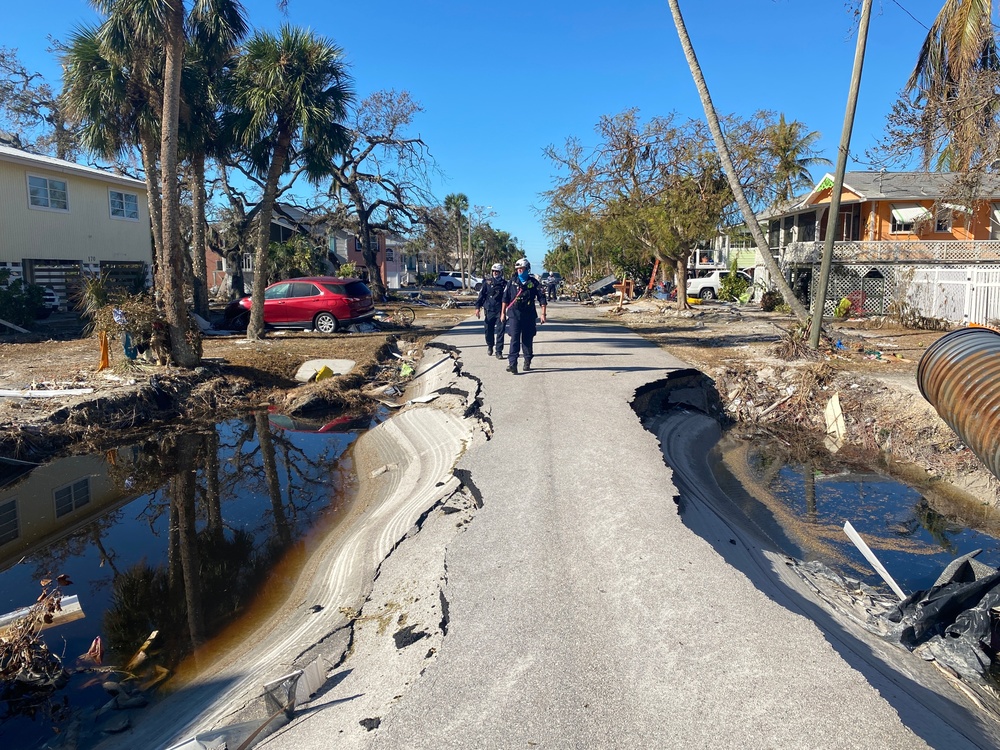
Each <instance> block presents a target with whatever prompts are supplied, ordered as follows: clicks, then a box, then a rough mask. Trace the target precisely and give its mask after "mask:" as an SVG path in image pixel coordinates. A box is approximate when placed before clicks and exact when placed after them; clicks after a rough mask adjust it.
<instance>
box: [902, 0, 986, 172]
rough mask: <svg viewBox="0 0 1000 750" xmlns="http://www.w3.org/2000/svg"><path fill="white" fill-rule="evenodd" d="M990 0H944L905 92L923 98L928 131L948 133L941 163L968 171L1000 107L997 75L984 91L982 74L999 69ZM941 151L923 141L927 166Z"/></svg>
mask: <svg viewBox="0 0 1000 750" xmlns="http://www.w3.org/2000/svg"><path fill="white" fill-rule="evenodd" d="M992 14H993V3H992V2H990V0H945V3H944V6H943V7H942V8H941V11H940V13H938V16H937V18H936V19H935V20H934V23H933V25H932V26H931V28H930V31H929V32H928V33H927V37H926V38H925V39H924V43H923V46H921V48H920V54H919V56H918V57H917V64H916V66H914V68H913V73H912V74H911V75H910V79H909V81H907V83H906V89H905V90H906V92H907V93H909V94H911V95H913V96H914V98H915V101H916V102H917V103H920V102H923V105H924V112H925V118H924V119H925V121H926V122H927V132H934V131H940V130H941V129H942V128H943V130H944V132H945V133H946V136H945V144H944V146H943V148H941V149H940V154H939V156H940V157H941V160H940V162H939V164H938V166H939V167H941V166H948V167H950V169H951V170H952V171H965V170H967V169H968V168H969V167H970V166H971V163H972V160H973V156H974V154H975V153H976V151H977V150H979V149H980V148H981V147H982V145H983V144H984V142H985V141H986V140H987V137H988V132H989V131H990V130H991V129H992V127H991V126H992V124H993V118H994V115H995V114H996V112H997V109H998V106H1000V105H998V102H997V98H996V96H995V92H994V87H993V85H992V83H991V81H992V76H988V77H987V79H988V82H989V83H988V85H987V87H986V88H985V89H984V88H983V87H982V86H981V85H980V82H981V80H982V76H980V74H981V73H983V72H988V73H996V72H997V71H1000V57H998V54H997V40H996V34H995V32H994V30H993V25H992V23H991V22H990V18H991V17H992ZM936 150H938V149H937V148H936V147H935V145H934V142H933V140H932V139H931V138H928V139H927V140H926V141H925V142H924V147H923V161H924V168H925V169H926V168H929V167H930V165H931V161H932V159H933V157H934V153H935V151H936Z"/></svg>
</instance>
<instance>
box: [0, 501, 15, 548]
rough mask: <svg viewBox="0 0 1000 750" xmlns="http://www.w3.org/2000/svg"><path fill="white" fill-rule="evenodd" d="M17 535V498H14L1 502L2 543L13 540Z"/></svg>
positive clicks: (0, 537) (0, 530)
mask: <svg viewBox="0 0 1000 750" xmlns="http://www.w3.org/2000/svg"><path fill="white" fill-rule="evenodd" d="M17 537H18V528H17V498H14V499H13V500H8V501H7V502H6V503H3V504H0V544H7V542H13V541H14V540H15V539H17Z"/></svg>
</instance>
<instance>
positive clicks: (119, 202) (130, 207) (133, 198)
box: [108, 190, 139, 221]
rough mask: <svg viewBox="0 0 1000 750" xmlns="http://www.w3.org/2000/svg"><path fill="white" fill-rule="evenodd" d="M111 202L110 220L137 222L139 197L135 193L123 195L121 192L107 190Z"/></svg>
mask: <svg viewBox="0 0 1000 750" xmlns="http://www.w3.org/2000/svg"><path fill="white" fill-rule="evenodd" d="M108 199H109V200H110V201H111V218H112V219H126V220H128V221H139V196H138V195H136V194H135V193H123V192H122V191H121V190H109V191H108Z"/></svg>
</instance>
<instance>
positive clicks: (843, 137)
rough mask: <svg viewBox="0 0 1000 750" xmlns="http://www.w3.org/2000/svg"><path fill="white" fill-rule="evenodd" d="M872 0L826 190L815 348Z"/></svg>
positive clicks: (865, 8) (812, 337) (864, 14)
mask: <svg viewBox="0 0 1000 750" xmlns="http://www.w3.org/2000/svg"><path fill="white" fill-rule="evenodd" d="M871 12H872V0H864V4H863V5H862V7H861V21H860V23H859V24H858V45H857V47H856V48H855V50H854V70H853V72H852V73H851V91H850V93H849V94H848V97H847V111H846V112H845V113H844V129H843V130H842V131H841V133H840V149H839V150H838V153H837V173H836V175H834V178H833V190H832V192H831V194H830V214H829V216H827V219H826V241H825V242H824V243H823V263H822V265H821V266H820V270H819V286H818V287H817V288H816V296H815V298H814V299H813V314H812V326H811V328H810V330H809V346H810V347H812V348H813V349H817V348H819V334H820V329H821V328H822V327H823V305H824V303H825V302H826V288H827V286H828V285H829V283H830V266H831V265H832V264H833V242H834V239H835V238H836V237H835V235H836V233H837V219H838V218H839V214H840V193H841V191H842V190H843V189H844V173H845V172H846V171H847V155H848V152H849V151H850V148H851V131H852V130H853V129H854V113H855V111H856V110H857V108H858V89H860V88H861V69H862V68H863V67H864V64H865V45H866V44H867V42H868V21H869V19H870V18H871Z"/></svg>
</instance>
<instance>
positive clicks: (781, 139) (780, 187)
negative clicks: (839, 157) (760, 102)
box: [765, 113, 833, 201]
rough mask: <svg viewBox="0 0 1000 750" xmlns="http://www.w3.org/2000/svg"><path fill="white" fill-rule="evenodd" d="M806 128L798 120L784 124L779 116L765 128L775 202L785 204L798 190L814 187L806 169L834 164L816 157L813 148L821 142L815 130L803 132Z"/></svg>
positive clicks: (782, 117)
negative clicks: (772, 162) (773, 182)
mask: <svg viewBox="0 0 1000 750" xmlns="http://www.w3.org/2000/svg"><path fill="white" fill-rule="evenodd" d="M804 131H805V125H803V124H802V123H801V122H798V121H797V120H792V121H791V122H786V121H785V114H784V113H781V115H780V116H779V118H778V122H777V123H775V124H774V125H772V126H771V127H770V128H768V141H769V142H768V145H767V146H766V147H765V149H766V151H767V153H768V155H769V156H770V157H771V158H772V159H774V181H775V183H776V185H777V195H776V198H777V200H778V201H788V200H789V199H791V198H792V196H794V195H795V194H796V193H797V192H798V191H799V190H801V189H803V188H808V187H811V186H812V185H813V179H812V175H811V174H810V173H809V170H810V169H811V168H812V167H816V166H819V165H821V164H822V165H824V166H831V165H832V164H833V162H831V161H830V160H829V159H826V158H824V157H822V156H816V155H815V151H814V150H813V146H815V145H816V142H817V141H818V140H819V139H820V133H819V132H818V131H816V130H814V131H812V132H811V133H805V132H804Z"/></svg>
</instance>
